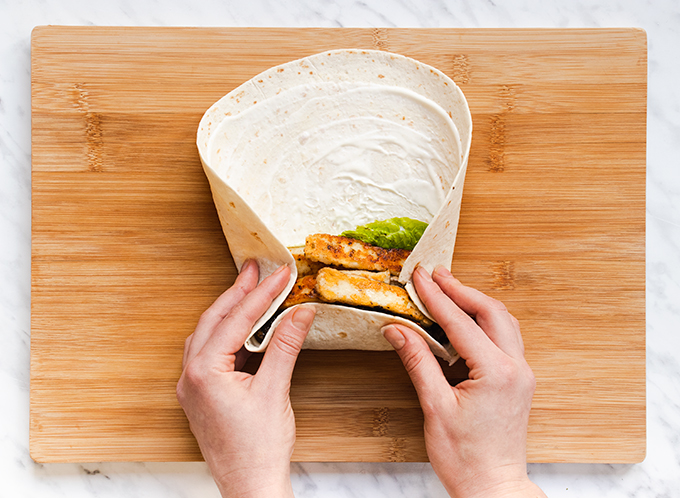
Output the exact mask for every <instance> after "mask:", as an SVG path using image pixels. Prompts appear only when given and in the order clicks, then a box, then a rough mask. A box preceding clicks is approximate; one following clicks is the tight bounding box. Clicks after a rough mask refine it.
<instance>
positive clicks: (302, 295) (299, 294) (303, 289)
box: [281, 275, 321, 309]
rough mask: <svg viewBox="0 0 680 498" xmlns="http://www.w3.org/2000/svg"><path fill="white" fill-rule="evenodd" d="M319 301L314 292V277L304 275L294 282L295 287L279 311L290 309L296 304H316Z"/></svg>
mask: <svg viewBox="0 0 680 498" xmlns="http://www.w3.org/2000/svg"><path fill="white" fill-rule="evenodd" d="M320 301H321V299H320V298H319V295H318V294H317V292H316V277H315V276H314V275H305V276H304V277H302V278H298V279H297V280H296V281H295V285H293V288H292V289H291V291H290V293H289V294H288V297H286V300H285V301H284V302H283V304H282V305H281V309H285V308H290V307H291V306H295V305H296V304H302V303H318V302H320Z"/></svg>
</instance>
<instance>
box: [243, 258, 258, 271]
mask: <svg viewBox="0 0 680 498" xmlns="http://www.w3.org/2000/svg"><path fill="white" fill-rule="evenodd" d="M254 264H255V260H254V259H246V260H245V261H244V262H243V265H241V272H244V271H246V270H248V269H249V268H250V267H251V266H252V265H254Z"/></svg>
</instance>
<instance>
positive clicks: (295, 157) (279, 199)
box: [208, 83, 462, 247]
mask: <svg viewBox="0 0 680 498" xmlns="http://www.w3.org/2000/svg"><path fill="white" fill-rule="evenodd" d="M208 148H209V155H210V156H209V157H210V163H211V167H212V168H214V170H215V171H216V172H217V174H218V175H219V176H220V177H221V178H222V179H223V180H224V181H225V182H226V183H227V184H228V185H229V186H230V187H231V188H233V189H234V190H235V191H236V192H238V194H239V195H240V196H241V197H242V198H243V199H244V200H245V201H246V202H247V203H248V205H249V206H250V207H251V208H252V209H253V211H255V213H256V214H257V215H258V216H259V217H260V218H261V219H262V221H263V222H264V223H265V224H266V225H267V226H268V227H269V228H270V229H271V230H272V232H273V233H274V235H275V236H276V237H277V238H278V239H279V240H280V241H281V242H282V243H283V244H284V245H285V246H288V247H291V246H298V245H303V244H304V239H305V237H306V236H307V235H308V234H310V233H330V234H338V233H340V232H342V231H344V230H349V229H352V228H354V227H355V226H357V225H362V224H365V223H369V222H371V221H374V220H376V219H386V218H391V217H395V216H399V217H409V218H414V219H419V220H422V221H426V222H429V221H430V220H431V219H432V218H433V217H434V216H435V214H436V213H437V212H438V210H439V208H440V207H441V205H442V204H443V202H444V199H445V197H446V194H447V192H448V189H449V188H450V187H451V184H452V183H453V180H454V178H455V174H456V173H457V171H458V169H459V168H460V164H461V158H462V146H461V140H460V137H459V135H458V131H457V129H456V127H455V125H454V124H453V122H452V120H451V118H450V117H449V115H448V114H447V113H446V112H444V110H443V109H441V107H439V106H438V105H437V104H436V103H434V102H432V101H431V100H429V99H426V98H424V97H422V96H421V95H419V94H417V93H415V92H413V91H411V90H408V89H406V88H401V87H394V86H383V85H373V84H361V83H360V84H350V83H344V84H338V83H313V84H308V85H300V86H297V87H294V88H292V89H290V90H286V91H283V92H281V93H279V94H278V95H276V96H274V97H271V98H268V99H266V100H263V101H262V102H258V103H256V104H254V105H253V106H251V107H250V108H248V109H247V110H245V111H244V112H241V113H240V114H238V115H236V116H230V117H225V119H224V120H223V121H222V122H221V123H220V125H219V127H218V128H217V129H216V130H215V131H214V133H213V134H212V137H211V139H210V143H209V147H208Z"/></svg>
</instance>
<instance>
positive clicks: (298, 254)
mask: <svg viewBox="0 0 680 498" xmlns="http://www.w3.org/2000/svg"><path fill="white" fill-rule="evenodd" d="M288 250H289V251H290V253H291V254H292V255H293V258H294V259H295V266H297V271H298V278H299V277H304V276H305V275H314V274H316V272H318V271H319V269H320V268H322V267H323V264H322V263H319V262H317V261H310V260H309V259H307V258H306V257H305V248H304V246H300V247H289V248H288Z"/></svg>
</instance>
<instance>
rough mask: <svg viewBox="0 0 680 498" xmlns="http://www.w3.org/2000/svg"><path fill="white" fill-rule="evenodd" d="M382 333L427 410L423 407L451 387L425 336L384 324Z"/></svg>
mask: <svg viewBox="0 0 680 498" xmlns="http://www.w3.org/2000/svg"><path fill="white" fill-rule="evenodd" d="M382 333H383V336H384V337H385V339H387V342H389V343H390V344H391V345H392V347H393V348H394V349H395V351H396V352H397V354H398V355H399V358H401V362H402V363H403V364H404V367H405V368H406V372H407V373H408V375H409V377H411V382H413V387H415V388H416V392H417V393H418V399H419V400H420V404H421V406H422V407H423V411H425V412H427V410H426V407H433V406H435V405H436V404H438V402H439V401H440V400H441V399H442V397H443V393H445V392H446V391H447V390H450V389H451V386H450V385H449V383H448V381H447V380H446V378H445V377H444V373H443V372H442V369H441V367H440V366H439V363H438V362H437V359H436V358H435V357H434V355H433V354H432V351H430V348H429V346H428V345H427V343H426V342H425V339H423V338H422V337H421V336H420V334H418V332H416V331H415V330H413V329H411V328H409V327H406V326H403V325H387V326H385V327H383V329H382ZM426 414H427V413H426Z"/></svg>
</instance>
